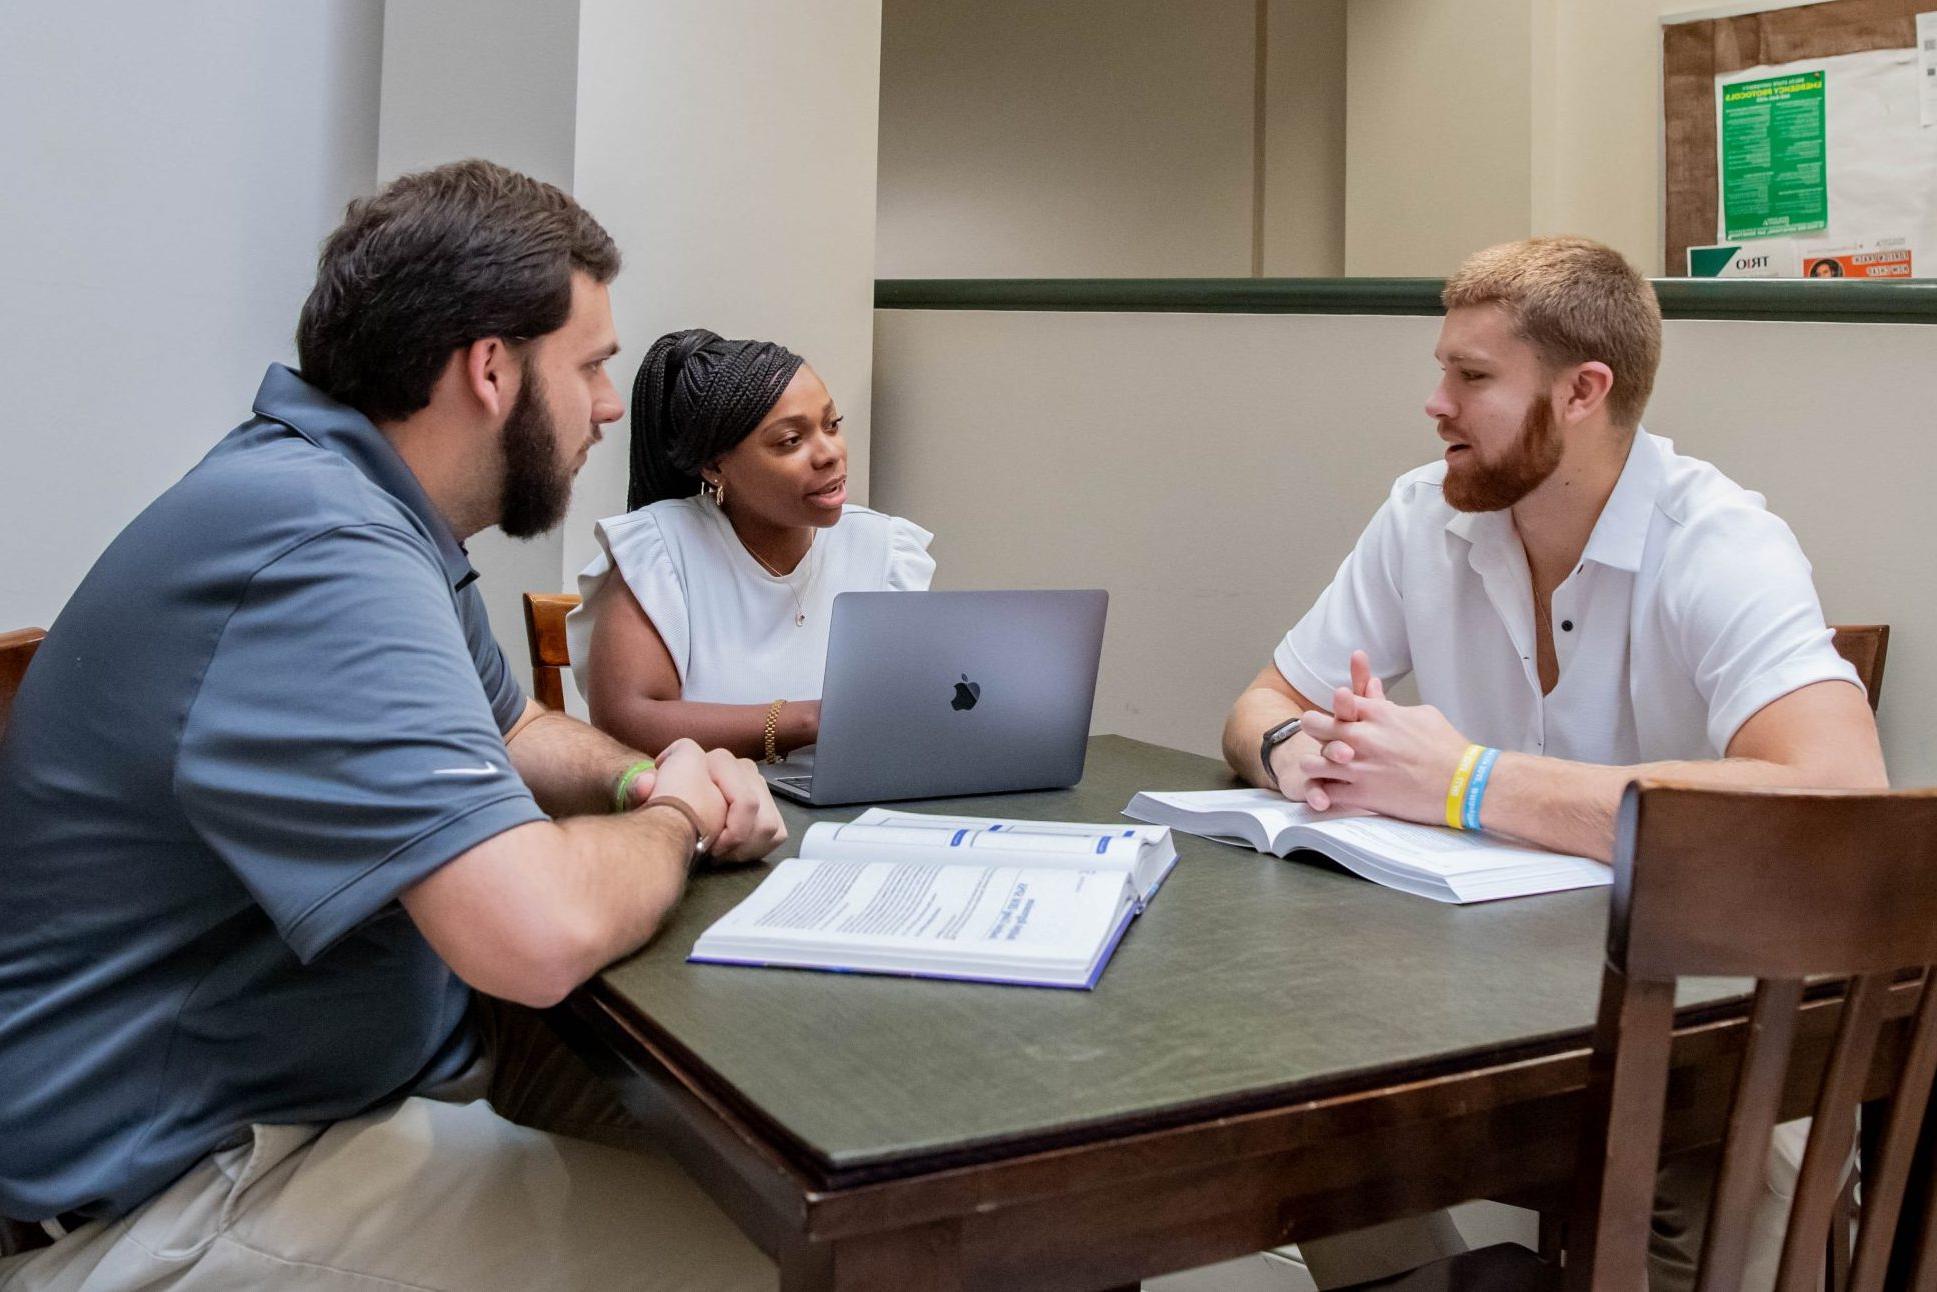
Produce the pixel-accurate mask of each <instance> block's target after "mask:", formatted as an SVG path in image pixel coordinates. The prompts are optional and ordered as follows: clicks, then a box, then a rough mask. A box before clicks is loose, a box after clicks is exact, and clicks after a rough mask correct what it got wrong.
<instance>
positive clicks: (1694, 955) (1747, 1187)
mask: <svg viewBox="0 0 1937 1292" xmlns="http://www.w3.org/2000/svg"><path fill="white" fill-rule="evenodd" d="M1933 874H1937V790H1913V791H1903V792H1897V793H1874V794H1872V793H1849V792H1842V793H1838V792H1807V791H1797V790H1717V789H1697V788H1692V787H1687V786H1676V785H1669V784H1662V783H1648V782H1642V783H1638V784H1635V785H1630V786H1629V787H1628V789H1627V793H1626V794H1625V795H1624V797H1623V799H1622V803H1621V813H1620V818H1619V825H1618V832H1617V838H1616V844H1615V861H1614V876H1615V879H1614V902H1613V912H1612V915H1611V917H1610V919H1609V924H1608V956H1607V965H1606V969H1605V974H1604V978H1603V983H1602V994H1601V1008H1600V1018H1599V1021H1598V1024H1597V1027H1596V1031H1595V1037H1594V1053H1593V1059H1592V1062H1591V1066H1590V1075H1589V1080H1588V1094H1589V1112H1590V1115H1589V1118H1588V1126H1589V1128H1590V1135H1591V1142H1590V1143H1589V1144H1587V1145H1585V1146H1584V1147H1585V1149H1586V1157H1585V1158H1584V1161H1583V1170H1582V1171H1581V1172H1580V1174H1579V1176H1578V1180H1579V1182H1580V1185H1581V1188H1582V1194H1581V1196H1580V1198H1579V1199H1578V1201H1577V1203H1576V1206H1575V1211H1574V1218H1573V1226H1574V1228H1573V1234H1572V1235H1571V1240H1570V1243H1569V1250H1568V1262H1567V1270H1566V1283H1567V1286H1568V1287H1569V1288H1577V1289H1587V1288H1591V1289H1594V1290H1595V1292H1601V1290H1603V1289H1607V1290H1613V1289H1619V1290H1620V1292H1632V1290H1633V1289H1635V1288H1638V1287H1642V1286H1644V1284H1645V1268H1646V1249H1647V1240H1648V1225H1649V1215H1650V1212H1651V1210H1652V1205H1651V1204H1652V1202H1653V1198H1654V1182H1655V1169H1656V1166H1657V1158H1658V1156H1659V1147H1660V1146H1659V1137H1660V1132H1661V1127H1662V1121H1663V1114H1664V1107H1665V1098H1666V1091H1667V1081H1668V1060H1669V1047H1670V1042H1671V1037H1672V1032H1673V1028H1674V1004H1675V982H1676V980H1677V979H1678V978H1680V977H1682V976H1685V975H1686V976H1702V977H1750V978H1755V979H1756V980H1757V982H1756V989H1755V997H1754V1004H1753V1006H1752V1012H1751V1016H1750V1023H1749V1028H1748V1039H1747V1042H1746V1048H1745V1051H1744V1054H1743V1058H1742V1066H1741V1068H1740V1070H1739V1074H1738V1077H1737V1081H1736V1086H1735V1093H1734V1099H1733V1103H1732V1106H1731V1109H1730V1113H1729V1120H1728V1124H1727V1128H1726V1137H1725V1139H1724V1140H1723V1146H1722V1154H1721V1159H1720V1160H1721V1167H1720V1171H1719V1173H1718V1175H1717V1180H1716V1186H1715V1191H1714V1195H1713V1198H1712V1200H1711V1205H1710V1209H1709V1223H1708V1229H1707V1240H1706V1243H1705V1246H1704V1248H1703V1251H1702V1258H1701V1266H1700V1272H1699V1274H1698V1276H1697V1277H1698V1282H1697V1285H1696V1286H1697V1288H1698V1290H1700V1292H1710V1290H1714V1289H1724V1288H1734V1287H1736V1286H1738V1285H1739V1284H1740V1281H1741V1274H1742V1268H1743V1262H1744V1259H1745V1257H1746V1255H1747V1243H1748V1230H1747V1221H1748V1215H1749V1207H1750V1203H1751V1202H1752V1201H1753V1200H1754V1198H1755V1196H1756V1195H1757V1193H1758V1192H1759V1191H1760V1190H1761V1188H1762V1187H1763V1171H1764V1169H1765V1163H1766V1158H1767V1154H1768V1149H1769V1136H1770V1133H1771V1132H1772V1130H1773V1129H1774V1127H1775V1125H1776V1122H1777V1120H1778V1114H1779V1109H1780V1102H1781V1099H1782V1095H1783V1090H1784V1083H1785V1080H1786V1078H1787V1076H1788V1065H1789V1055H1790V1048H1791V1043H1792V1041H1793V1039H1794V1036H1795V1031H1796V1019H1797V1008H1798V1006H1799V1004H1800V1003H1801V1001H1802V996H1803V986H1804V979H1807V978H1817V977H1819V976H1830V977H1836V978H1847V979H1848V980H1849V981H1848V985H1847V988H1846V996H1845V999H1844V1002H1843V1006H1842V1013H1841V1020H1840V1022H1839V1024H1838V1030H1837V1033H1836V1036H1835V1039H1834V1042H1833V1045H1832V1048H1831V1051H1830V1055H1829V1059H1828V1062H1827V1064H1826V1066H1825V1068H1824V1070H1823V1077H1822V1083H1821V1085H1820V1087H1819V1089H1818V1092H1817V1097H1816V1102H1815V1105H1814V1121H1813V1123H1812V1125H1811V1128H1810V1133H1809V1140H1808V1144H1807V1147H1806V1149H1805V1151H1804V1157H1803V1163H1802V1167H1801V1170H1800V1173H1799V1175H1798V1177H1797V1180H1796V1192H1795V1199H1794V1203H1793V1207H1792V1210H1791V1212H1790V1219H1789V1229H1788V1233H1787V1236H1786V1238H1785V1240H1784V1244H1783V1251H1782V1264H1781V1274H1780V1276H1779V1279H1778V1283H1777V1287H1778V1288H1779V1289H1781V1290H1782V1292H1791V1290H1800V1289H1804V1288H1810V1289H1813V1288H1815V1287H1816V1286H1817V1283H1816V1280H1817V1279H1818V1278H1819V1277H1820V1275H1821V1272H1822V1268H1823V1253H1824V1251H1825V1250H1826V1248H1827V1246H1828V1243H1829V1238H1830V1232H1831V1231H1830V1225H1831V1217H1832V1214H1833V1213H1834V1211H1835V1208H1836V1203H1837V1199H1838V1196H1839V1194H1840V1193H1841V1191H1842V1176H1843V1167H1844V1164H1845V1162H1846V1161H1847V1160H1848V1158H1849V1154H1850V1147H1851V1140H1852V1136H1853V1134H1854V1132H1855V1123H1856V1107H1857V1105H1858V1103H1859V1102H1861V1100H1862V1098H1863V1094H1864V1090H1865V1086H1866V1082H1867V1079H1868V1078H1869V1075H1870V1069H1871V1065H1872V1061H1873V1059H1874V1057H1875V1054H1876V1050H1877V1044H1878V1038H1879V1036H1880V1034H1881V1032H1882V1028H1883V1025H1884V1024H1885V1022H1886V1021H1888V1018H1887V1015H1888V1012H1889V1011H1888V1009H1887V1008H1886V1007H1887V1006H1888V1005H1889V1004H1890V1001H1889V998H1890V996H1891V990H1892V984H1893V983H1898V982H1901V981H1905V978H1904V973H1903V971H1905V970H1922V971H1923V973H1924V983H1925V984H1928V983H1929V982H1930V981H1931V973H1930V968H1931V966H1932V964H1933V963H1934V962H1937V883H1933V882H1932V875H1933ZM1903 1055H1904V1058H1903V1065H1902V1067H1901V1069H1900V1070H1899V1073H1898V1081H1897V1086H1896V1089H1895V1093H1894V1095H1893V1096H1892V1102H1891V1106H1890V1113H1889V1117H1888V1120H1887V1124H1886V1125H1885V1126H1884V1127H1883V1129H1882V1132H1881V1137H1880V1143H1881V1152H1880V1153H1879V1155H1878V1162H1877V1165H1876V1168H1875V1169H1874V1170H1873V1171H1872V1170H1868V1169H1867V1168H1866V1174H1865V1177H1864V1181H1863V1206H1862V1209H1861V1223H1860V1226H1859V1228H1858V1231H1857V1238H1856V1249H1855V1260H1854V1265H1853V1267H1852V1270H1851V1284H1850V1285H1851V1287H1853V1288H1854V1289H1855V1290H1856V1292H1876V1290H1877V1289H1879V1288H1880V1287H1881V1286H1882V1283H1883V1275H1884V1270H1885V1268H1886V1266H1887V1265H1888V1262H1889V1258H1890V1255H1891V1248H1892V1242H1893V1239H1894V1237H1895V1235H1896V1231H1897V1227H1898V1221H1899V1213H1900V1212H1901V1211H1902V1210H1903V1207H1902V1204H1903V1200H1904V1192H1905V1184H1906V1179H1907V1177H1908V1175H1909V1172H1910V1165H1911V1159H1912V1155H1913V1153H1914V1151H1915V1149H1916V1145H1917V1139H1918V1132H1919V1128H1920V1127H1921V1125H1922V1123H1923V1118H1924V1110H1925V1106H1926V1104H1927V1103H1928V1101H1929V1095H1930V1086H1931V1077H1932V1073H1933V1071H1937V990H1931V989H1930V988H1929V987H1928V986H1925V987H1923V988H1921V993H1920V1003H1919V1004H1918V1005H1917V1007H1916V1010H1915V1015H1914V1020H1913V1023H1912V1031H1911V1038H1910V1040H1909V1042H1908V1044H1907V1045H1906V1046H1905V1047H1904V1050H1903ZM1931 1209H1932V1208H1930V1207H1928V1206H1926V1207H1924V1208H1922V1210H1924V1211H1925V1214H1922V1215H1904V1216H1903V1217H1902V1219H1903V1220H1904V1222H1905V1223H1906V1224H1914V1225H1917V1226H1920V1227H1921V1228H1922V1232H1923V1233H1924V1234H1925V1237H1926V1241H1925V1242H1924V1245H1923V1250H1924V1257H1923V1260H1922V1265H1923V1268H1922V1269H1920V1270H1919V1271H1918V1275H1917V1281H1916V1284H1915V1285H1916V1286H1917V1287H1918V1288H1920V1289H1923V1288H1930V1287H1937V1282H1929V1281H1925V1280H1937V1259H1934V1258H1937V1250H1933V1249H1937V1242H1933V1241H1930V1240H1931V1239H1932V1238H1933V1237H1937V1235H1933V1233H1932V1222H1933V1217H1932V1216H1931V1215H1930V1214H1929V1212H1930V1210H1931Z"/></svg>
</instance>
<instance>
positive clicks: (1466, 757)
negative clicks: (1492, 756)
mask: <svg viewBox="0 0 1937 1292" xmlns="http://www.w3.org/2000/svg"><path fill="white" fill-rule="evenodd" d="M1485 752H1486V747H1485V746H1484V745H1468V746H1467V747H1466V752H1465V753H1463V754H1461V755H1460V756H1459V766H1458V767H1455V768H1454V769H1453V783H1452V784H1450V785H1448V786H1447V787H1446V824H1447V825H1450V826H1452V827H1453V829H1455V830H1464V829H1465V828H1466V814H1465V807H1466V783H1467V782H1468V781H1470V780H1472V779H1473V764H1474V763H1477V762H1479V761H1480V755H1481V754H1483V753H1485Z"/></svg>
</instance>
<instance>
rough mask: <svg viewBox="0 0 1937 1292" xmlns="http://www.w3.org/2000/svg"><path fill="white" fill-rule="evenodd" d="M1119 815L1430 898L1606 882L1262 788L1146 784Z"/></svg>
mask: <svg viewBox="0 0 1937 1292" xmlns="http://www.w3.org/2000/svg"><path fill="white" fill-rule="evenodd" d="M1123 814H1124V815H1125V816H1128V817H1132V818H1134V819H1135V820H1138V821H1151V822H1155V823H1157V824H1159V825H1167V826H1170V827H1171V828H1172V829H1175V830H1181V831H1183V832H1184V833H1185V834H1197V835H1203V836H1204V837H1206V838H1209V839H1220V840H1223V841H1225V842H1230V843H1244V844H1249V845H1250V846H1251V847H1253V848H1256V849H1257V850H1258V851H1259V852H1268V853H1271V854H1273V855H1274V856H1279V857H1283V856H1285V855H1286V854H1288V853H1290V852H1292V851H1293V850H1295V849H1298V848H1309V849H1311V850H1312V851H1313V852H1319V853H1323V854H1324V855H1325V856H1327V857H1330V858H1331V859H1332V860H1333V861H1336V862H1337V863H1338V864H1339V865H1341V866H1343V867H1345V868H1346V869H1347V870H1349V871H1351V872H1352V873H1353V874H1355V875H1360V876H1363V877H1364V878H1366V879H1369V880H1372V881H1373V882H1374V883H1379V884H1384V885H1385V886H1386V887H1388V888H1396V889H1399V890H1400V891H1401V892H1406V893H1416V894H1418V895H1419V896H1420V897H1430V898H1432V899H1433V900H1434V901H1436V902H1488V901H1492V900H1494V899H1495V898H1500V897H1526V896H1528V895H1529V894H1532V893H1556V892H1559V891H1561V890H1562V889H1566V888H1590V887H1593V886H1595V885H1597V884H1608V883H1612V882H1613V879H1614V872H1613V871H1612V870H1610V869H1608V867H1606V866H1604V865H1602V864H1601V863H1600V862H1598V861H1590V860H1588V859H1587V858H1586V857H1569V856H1565V855H1563V854H1560V853H1555V852H1542V851H1540V850H1539V849H1538V848H1529V847H1527V846H1525V845H1524V844H1517V843H1509V842H1508V841H1506V840H1504V839H1501V838H1498V837H1497V836H1494V835H1489V834H1478V833H1474V834H1467V833H1463V832H1461V831H1458V830H1450V829H1447V828H1446V827H1445V826H1431V825H1414V824H1413V823H1411V822H1410V821H1395V820H1393V819H1392V818H1391V817H1383V816H1375V815H1374V814H1372V813H1370V812H1351V811H1345V810H1334V811H1331V812H1314V811H1312V810H1311V809H1310V808H1308V807H1306V806H1305V805H1304V804H1303V803H1290V802H1287V801H1286V800H1285V799H1284V798H1282V797H1280V796H1279V795H1277V794H1273V793H1272V792H1270V791H1269V790H1199V791H1178V792H1166V793H1158V792H1155V791H1145V792H1144V793H1142V794H1139V795H1137V796H1136V797H1135V798H1133V799H1131V800H1130V806H1129V807H1127V808H1125V809H1124V810H1123Z"/></svg>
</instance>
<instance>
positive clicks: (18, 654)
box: [0, 628, 47, 732]
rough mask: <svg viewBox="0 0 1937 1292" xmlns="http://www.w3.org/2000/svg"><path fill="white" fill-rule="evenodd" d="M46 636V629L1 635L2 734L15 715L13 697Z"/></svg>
mask: <svg viewBox="0 0 1937 1292" xmlns="http://www.w3.org/2000/svg"><path fill="white" fill-rule="evenodd" d="M46 636H47V630H46V629H45V628H16V629H14V630H13V631H12V632H5V633H0V732H4V731H6V729H7V719H8V717H10V716H11V715H12V713H13V697H14V695H15V694H16V693H18V692H19V690H20V683H21V682H22V681H23V680H24V679H25V678H26V676H27V665H28V664H29V663H31V662H32V660H33V658H34V652H35V651H37V650H39V649H40V643H41V639H42V638H44V637H46Z"/></svg>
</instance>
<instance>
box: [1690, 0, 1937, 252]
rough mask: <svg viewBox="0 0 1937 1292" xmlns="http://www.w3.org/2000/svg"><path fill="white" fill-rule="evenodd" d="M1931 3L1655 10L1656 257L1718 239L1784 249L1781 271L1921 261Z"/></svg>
mask: <svg viewBox="0 0 1937 1292" xmlns="http://www.w3.org/2000/svg"><path fill="white" fill-rule="evenodd" d="M1933 12H1937V0H1828V2H1827V3H1823V4H1813V5H1805V6H1802V7H1799V8H1787V9H1777V10H1771V11H1768V12H1764V13H1752V14H1745V15H1741V16H1736V17H1727V18H1715V19H1708V20H1704V21H1698V22H1686V23H1670V24H1669V25H1667V26H1664V27H1663V29H1662V95H1663V122H1664V129H1665V144H1666V158H1665V160H1666V184H1665V191H1666V199H1667V220H1666V224H1665V233H1666V247H1665V252H1666V261H1665V266H1666V269H1667V272H1668V273H1669V274H1670V275H1680V274H1682V273H1684V272H1686V269H1685V267H1686V266H1687V264H1688V255H1687V253H1688V249H1689V248H1690V247H1705V246H1713V245H1716V244H1733V245H1737V246H1740V247H1742V248H1743V249H1744V250H1745V251H1747V252H1751V253H1752V252H1754V251H1757V250H1762V251H1766V252H1769V253H1773V254H1771V255H1769V256H1766V257H1764V259H1766V260H1769V261H1771V262H1774V263H1777V264H1780V263H1782V262H1783V261H1784V259H1785V258H1786V260H1787V264H1788V268H1787V269H1786V270H1782V271H1781V273H1782V276H1790V275H1805V276H1806V275H1811V274H1813V275H1814V276H1826V275H1833V276H1837V277H1842V276H1845V275H1849V276H1859V277H1860V276H1875V277H1887V276H1893V275H1895V276H1911V275H1912V273H1913V271H1914V276H1915V277H1919V278H1929V277H1937V116H1933V113H1932V107H1931V104H1927V103H1925V102H1923V100H1924V98H1925V97H1927V96H1937V74H1933V72H1932V68H1933V66H1937V50H1928V51H1927V50H1923V49H1921V48H1920V35H1919V24H1918V19H1917V15H1918V14H1919V13H1933ZM1933 36H1937V17H1926V18H1925V19H1924V25H1923V28H1922V39H1923V41H1924V42H1925V43H1930V42H1931V38H1932V37H1933ZM1927 81H1928V82H1930V83H1929V84H1927ZM1932 103H1937V97H1933V98H1932ZM1771 122H1773V123H1774V124H1773V127H1772V126H1771V124H1770V123H1771ZM1758 131H1759V133H1758ZM1812 156H1813V157H1815V158H1818V159H1819V160H1818V161H1817V162H1816V163H1815V168H1814V170H1813V171H1812V164H1811V161H1810V160H1809V159H1810V158H1811V157H1812ZM1772 157H1773V161H1771V158H1772ZM1798 159H1799V160H1798ZM1755 166H1761V167H1763V168H1764V169H1763V171H1762V173H1759V174H1758V173H1755V172H1754V170H1753V167H1755ZM1771 168H1772V170H1773V174H1774V177H1775V182H1774V184H1773V186H1771V183H1770V174H1771ZM1812 176H1814V179H1813V181H1812ZM1758 184H1759V187H1758ZM1913 256H1914V259H1913Z"/></svg>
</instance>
